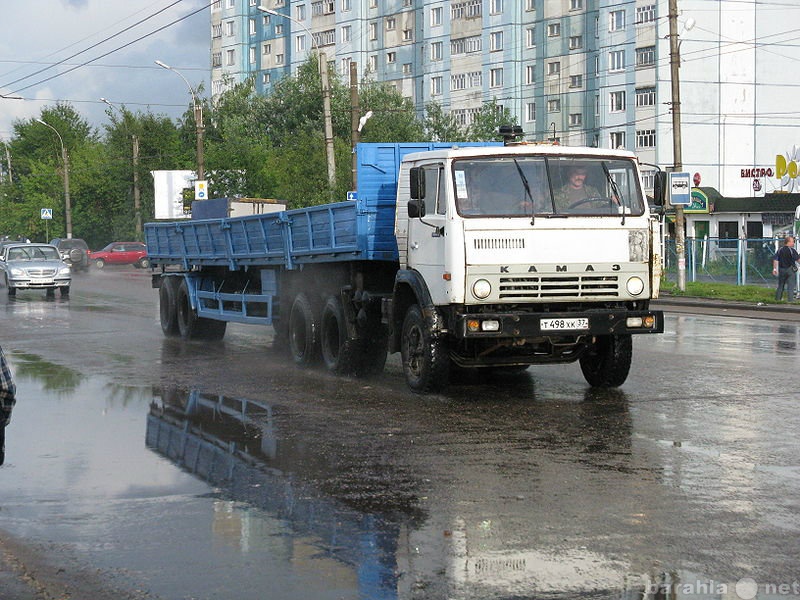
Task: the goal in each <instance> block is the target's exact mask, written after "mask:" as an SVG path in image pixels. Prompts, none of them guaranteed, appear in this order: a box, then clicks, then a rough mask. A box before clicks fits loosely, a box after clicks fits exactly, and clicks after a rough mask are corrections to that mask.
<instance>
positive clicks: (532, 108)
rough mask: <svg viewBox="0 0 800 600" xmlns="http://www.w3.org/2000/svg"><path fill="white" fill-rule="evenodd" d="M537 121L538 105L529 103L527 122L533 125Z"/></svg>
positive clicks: (526, 111) (526, 107) (526, 109)
mask: <svg viewBox="0 0 800 600" xmlns="http://www.w3.org/2000/svg"><path fill="white" fill-rule="evenodd" d="M535 120H536V103H535V102H528V103H527V104H526V105H525V121H526V122H527V123H533V122H534V121H535Z"/></svg>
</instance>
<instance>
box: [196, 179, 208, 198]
mask: <svg viewBox="0 0 800 600" xmlns="http://www.w3.org/2000/svg"><path fill="white" fill-rule="evenodd" d="M194 199H195V200H208V182H207V181H206V180H205V179H198V180H197V181H195V182H194Z"/></svg>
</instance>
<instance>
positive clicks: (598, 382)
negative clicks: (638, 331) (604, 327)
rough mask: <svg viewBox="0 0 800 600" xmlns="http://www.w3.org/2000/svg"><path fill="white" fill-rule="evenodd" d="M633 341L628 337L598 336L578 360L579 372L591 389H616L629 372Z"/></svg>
mask: <svg viewBox="0 0 800 600" xmlns="http://www.w3.org/2000/svg"><path fill="white" fill-rule="evenodd" d="M632 358H633V341H632V339H631V336H630V335H599V336H597V338H596V339H595V342H594V343H593V344H592V346H591V347H590V348H589V349H588V350H587V351H586V353H585V354H584V355H583V356H581V358H580V365H581V371H583V376H584V378H585V379H586V381H587V382H588V383H589V385H591V386H593V387H603V388H609V387H617V386H620V385H622V384H623V383H625V380H626V379H627V378H628V373H629V372H630V370H631V359H632Z"/></svg>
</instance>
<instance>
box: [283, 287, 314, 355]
mask: <svg viewBox="0 0 800 600" xmlns="http://www.w3.org/2000/svg"><path fill="white" fill-rule="evenodd" d="M318 315H319V311H318V310H317V309H316V307H315V305H314V303H312V301H311V300H310V299H309V298H308V296H306V295H305V294H304V293H302V292H301V293H299V294H297V296H295V299H294V302H293V303H292V309H291V311H290V312H289V351H290V352H291V355H292V359H293V360H294V362H295V363H297V364H298V365H302V366H308V365H311V364H313V363H315V362H316V361H317V357H318V356H319V330H320V322H319V316H318Z"/></svg>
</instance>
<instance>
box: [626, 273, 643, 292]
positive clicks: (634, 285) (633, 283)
mask: <svg viewBox="0 0 800 600" xmlns="http://www.w3.org/2000/svg"><path fill="white" fill-rule="evenodd" d="M626 287H627V288H628V293H629V294H630V295H631V296H638V295H639V294H641V293H642V291H643V290H644V281H642V280H641V278H639V277H631V278H630V279H628V283H627V284H626Z"/></svg>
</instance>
